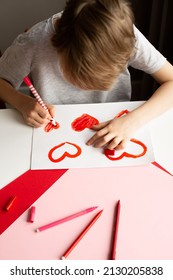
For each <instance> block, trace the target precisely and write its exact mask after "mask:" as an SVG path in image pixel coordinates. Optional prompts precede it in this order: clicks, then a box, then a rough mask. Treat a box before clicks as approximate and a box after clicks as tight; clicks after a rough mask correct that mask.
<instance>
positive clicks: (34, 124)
mask: <svg viewBox="0 0 173 280" xmlns="http://www.w3.org/2000/svg"><path fill="white" fill-rule="evenodd" d="M26 123H27V124H28V125H30V126H32V127H35V128H38V127H41V126H42V125H41V124H40V123H38V122H37V121H36V120H34V119H32V120H27V122H26Z"/></svg>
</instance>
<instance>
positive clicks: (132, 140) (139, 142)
mask: <svg viewBox="0 0 173 280" xmlns="http://www.w3.org/2000/svg"><path fill="white" fill-rule="evenodd" d="M130 141H131V142H133V143H136V144H138V145H140V146H141V147H142V149H143V151H142V152H141V153H140V154H137V155H134V154H130V153H127V152H123V153H122V154H121V155H120V156H118V157H112V156H111V155H110V154H109V153H107V152H105V153H104V154H105V156H106V157H107V158H108V159H110V160H120V159H122V158H123V157H128V158H139V157H142V156H144V155H145V154H146V152H147V147H146V146H145V144H144V143H142V142H141V141H139V140H136V139H134V138H132V139H131V140H130Z"/></svg>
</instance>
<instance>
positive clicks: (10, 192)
mask: <svg viewBox="0 0 173 280" xmlns="http://www.w3.org/2000/svg"><path fill="white" fill-rule="evenodd" d="M65 172H66V170H63V169H62V170H28V171H27V172H25V173H24V174H22V175H21V176H19V177H18V178H16V179H15V180H14V181H12V182H11V183H9V184H8V185H7V186H5V187H4V188H2V189H1V190H0V221H1V222H0V234H1V233H3V232H4V231H5V230H6V229H7V228H8V227H9V226H10V225H11V224H12V223H13V222H14V221H15V220H16V219H17V218H18V217H19V216H20V215H21V214H22V213H23V212H24V211H25V210H26V209H28V208H29V207H30V206H31V205H32V203H34V202H35V201H36V200H37V199H38V198H39V197H40V196H41V195H42V194H43V193H44V192H45V191H46V190H47V189H48V188H50V187H51V186H52V185H53V184H54V183H55V182H56V181H57V180H58V179H59V178H60V177H61V176H62V175H63V174H64V173H65ZM12 196H16V200H15V203H14V205H13V207H12V208H11V209H10V210H9V211H8V212H6V211H4V206H5V205H6V203H7V202H8V201H9V199H10V198H11V197H12Z"/></svg>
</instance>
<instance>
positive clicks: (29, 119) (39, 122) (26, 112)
mask: <svg viewBox="0 0 173 280" xmlns="http://www.w3.org/2000/svg"><path fill="white" fill-rule="evenodd" d="M46 106H47V108H48V110H49V112H48V111H46V110H45V109H44V108H43V107H42V106H41V105H40V104H39V103H38V102H37V100H36V99H35V98H32V97H30V96H27V95H24V94H20V101H19V103H18V106H16V107H17V109H18V110H19V111H20V112H21V114H22V116H23V118H24V121H25V122H26V124H28V125H30V126H32V127H40V126H44V125H46V124H47V123H48V122H49V121H50V120H51V118H52V117H54V114H55V107H54V106H53V105H47V104H46Z"/></svg>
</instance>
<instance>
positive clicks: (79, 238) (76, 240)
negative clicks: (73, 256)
mask: <svg viewBox="0 0 173 280" xmlns="http://www.w3.org/2000/svg"><path fill="white" fill-rule="evenodd" d="M102 212H103V210H101V211H100V212H98V213H97V215H96V216H95V217H94V218H93V219H92V220H91V222H90V223H89V224H88V225H87V226H86V227H85V229H84V230H83V231H82V232H81V233H80V234H79V236H78V237H77V238H76V239H75V241H74V242H73V243H72V244H71V245H70V247H69V248H68V249H67V250H66V252H65V253H64V254H63V256H62V257H61V259H62V260H65V259H66V258H67V257H68V255H69V254H70V253H71V251H72V250H73V249H74V248H75V247H76V245H77V244H78V243H79V241H80V240H81V239H82V238H83V237H84V235H85V234H86V233H87V232H88V231H89V229H90V228H91V227H92V226H93V225H94V224H95V222H96V221H97V220H98V218H99V217H100V216H101V214H102Z"/></svg>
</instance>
